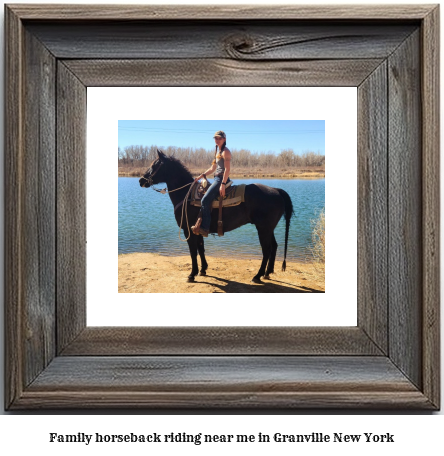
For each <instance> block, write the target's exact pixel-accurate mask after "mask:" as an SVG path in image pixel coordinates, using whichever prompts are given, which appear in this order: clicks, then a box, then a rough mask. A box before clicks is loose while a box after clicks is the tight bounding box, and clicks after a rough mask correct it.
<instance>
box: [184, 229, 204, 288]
mask: <svg viewBox="0 0 444 456" xmlns="http://www.w3.org/2000/svg"><path fill="white" fill-rule="evenodd" d="M200 237H201V236H196V235H195V234H192V235H191V236H190V238H189V239H188V247H189V249H190V255H191V265H192V267H191V274H190V275H189V276H188V280H187V281H188V282H194V277H195V276H197V273H198V272H199V267H198V265H197V244H198V242H199V238H200Z"/></svg>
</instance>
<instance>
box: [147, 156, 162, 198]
mask: <svg viewBox="0 0 444 456" xmlns="http://www.w3.org/2000/svg"><path fill="white" fill-rule="evenodd" d="M162 165H163V163H162V162H160V165H159V166H158V168H157V169H156V171H154V173H152V174H151V176H150V177H145V176H143V178H144V179H145V180H146V181H147V182H148V185H149V186H150V187H151V186H152V185H154V182H153V177H154V176H155V175H156V174H157V173H158V172H159V169H160V167H161V166H162ZM154 190H156V191H158V192H160V190H157V189H154Z"/></svg>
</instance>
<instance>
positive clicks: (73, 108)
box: [5, 5, 439, 409]
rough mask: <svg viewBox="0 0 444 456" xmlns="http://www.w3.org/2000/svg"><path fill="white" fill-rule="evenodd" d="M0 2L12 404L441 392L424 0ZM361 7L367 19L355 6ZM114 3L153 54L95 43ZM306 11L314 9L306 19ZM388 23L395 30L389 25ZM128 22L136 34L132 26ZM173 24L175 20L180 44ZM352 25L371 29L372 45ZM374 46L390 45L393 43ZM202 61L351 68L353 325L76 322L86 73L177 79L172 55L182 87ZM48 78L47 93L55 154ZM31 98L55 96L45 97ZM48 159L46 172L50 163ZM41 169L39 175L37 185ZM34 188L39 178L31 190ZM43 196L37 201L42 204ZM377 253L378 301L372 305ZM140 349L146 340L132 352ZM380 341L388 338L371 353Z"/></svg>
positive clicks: (284, 79) (429, 46)
mask: <svg viewBox="0 0 444 456" xmlns="http://www.w3.org/2000/svg"><path fill="white" fill-rule="evenodd" d="M5 14H6V33H7V36H6V38H7V39H6V67H7V76H8V77H7V81H6V83H7V86H6V90H7V95H6V110H7V111H6V112H7V115H6V157H7V159H6V183H7V187H6V196H7V201H6V211H7V212H6V214H7V217H6V255H7V257H6V258H7V260H6V261H7V264H6V271H7V272H6V273H7V276H6V280H7V288H6V301H7V303H6V321H7V325H6V396H5V397H6V402H5V403H6V407H7V408H10V409H13V408H14V409H26V408H42V407H43V408H51V407H62V408H78V407H106V408H112V407H134V408H136V407H147V408H149V407H151V408H153V407H169V408H171V407H175V408H178V407H201V408H208V407H224V408H227V407H228V408H233V407H237V408H247V407H255V408H258V407H264V408H270V407H278V408H292V407H304V408H306V407H310V408H327V407H328V408H332V407H334V408H339V407H347V408H348V407H358V408H403V409H404V408H421V409H436V408H438V407H439V361H438V358H439V328H438V326H439V309H438V305H439V270H438V268H439V257H438V253H437V252H438V249H439V242H438V236H437V233H438V232H439V223H438V222H439V215H437V213H436V212H435V211H437V210H438V209H437V208H438V207H439V194H438V193H439V190H438V186H439V183H438V174H437V173H438V171H437V170H438V165H439V161H438V146H439V137H438V121H439V118H438V117H439V116H438V105H439V97H438V96H437V93H438V92H437V91H438V88H437V86H438V84H439V83H438V81H439V73H438V65H437V59H438V44H437V43H438V31H437V28H438V10H437V8H436V6H408V7H400V6H391V7H380V6H378V7H377V8H376V7H374V6H371V7H368V6H365V5H363V6H358V7H353V6H351V7H350V6H348V5H347V6H345V7H332V8H328V7H327V8H326V7H324V6H322V7H315V8H313V7H308V6H307V7H305V6H303V7H300V6H291V7H285V6H284V7H282V8H281V6H279V8H276V7H275V6H273V7H266V8H257V7H249V6H247V7H243V6H241V7H238V6H229V7H226V8H225V7H220V8H216V9H214V7H198V8H193V7H177V6H174V7H170V8H168V7H167V8H162V7H161V8H158V7H150V6H148V7H132V6H129V7H121V6H117V7H115V8H114V7H108V6H107V7H104V6H103V5H100V6H94V5H91V6H85V8H84V7H83V6H79V5H64V6H62V7H59V6H54V5H50V6H47V5H40V6H36V5H18V6H17V5H14V6H12V7H6V13H5ZM283 18H286V19H283ZM21 19H23V20H24V21H25V22H24V23H22V22H21ZM52 19H54V21H53V22H51V20H52ZM110 19H111V21H109V20H110ZM142 19H144V20H147V21H148V22H149V24H150V26H152V30H142V29H143V26H144V25H147V23H148V22H146V23H145V24H142V25H141V24H140V21H141V20H142ZM185 19H186V20H185ZM318 19H328V24H326V23H325V22H322V23H321V22H319V23H315V22H310V21H316V20H318ZM368 19H369V20H371V21H373V20H374V21H373V22H371V23H370V22H369V23H364V22H362V21H366V20H368ZM44 20H47V22H46V24H43V21H44ZM114 20H116V21H114ZM126 20H128V21H130V23H129V27H127V29H128V28H129V29H131V26H134V30H133V31H132V32H130V33H129V34H128V35H127V39H128V42H129V43H130V44H131V43H132V44H131V45H130V48H131V49H132V50H133V51H134V52H135V54H134V55H138V56H143V55H145V54H144V49H143V48H144V46H145V45H146V48H147V52H146V55H151V56H152V58H153V59H156V60H158V62H156V63H159V66H158V67H157V68H158V70H156V67H153V66H152V64H150V63H149V62H147V61H146V60H143V59H142V60H141V61H135V60H126V61H123V60H119V59H117V60H116V59H115V58H114V62H111V63H110V62H107V61H106V60H107V59H110V58H111V57H112V56H114V57H115V56H116V55H117V53H119V52H123V47H122V41H123V37H124V36H125V34H124V33H123V32H119V31H118V29H119V27H120V26H121V25H122V21H126ZM404 20H406V21H407V22H406V21H404ZM419 20H421V21H422V22H421V31H420V33H421V36H420V33H419V32H413V33H410V32H409V30H410V31H411V30H412V29H411V27H412V26H413V27H417V28H418V27H419V25H420V22H419ZM107 21H108V22H107ZM168 21H169V22H170V24H169V26H168V27H167V26H166V25H165V24H166V22H168ZM206 21H209V22H208V23H207V24H206V25H205V22H206ZM353 21H354V24H353V23H352V22H353ZM37 22H39V25H38V27H36V25H37ZM79 22H83V24H84V26H83V27H80V29H79V30H80V31H82V33H84V32H88V33H91V30H94V27H95V26H97V25H99V24H98V22H100V23H101V25H105V24H107V25H106V26H105V27H99V28H98V29H97V32H95V33H96V35H95V38H94V39H93V40H91V39H89V37H88V36H87V34H86V35H85V36H80V37H79V40H78V48H76V42H75V39H74V38H73V37H74V36H75V35H73V34H72V33H73V32H72V30H73V29H74V28H75V27H71V26H77V25H78V24H79ZM216 22H219V24H218V25H217V26H216V27H215V28H214V30H209V28H210V27H208V25H215V23H216ZM155 23H156V24H158V25H159V24H160V26H157V25H154V24H155ZM23 24H24V25H23ZM196 24H198V25H201V26H202V28H201V30H203V31H204V32H205V33H201V34H197V36H196V38H194V37H192V38H191V37H186V36H185V35H186V33H185V32H187V31H189V30H191V28H192V27H194V29H193V30H195V31H196V30H197V31H198V29H197V28H196ZM264 24H266V25H267V27H266V28H265V27H264ZM43 25H44V28H45V27H46V31H45V30H43V28H42V27H41V26H43ZM60 25H61V26H62V27H63V28H64V27H67V28H66V31H63V30H61V32H63V33H65V35H64V34H63V33H61V35H60V36H61V38H59V39H57V38H55V34H54V33H53V31H54V30H55V28H54V27H58V26H60ZM127 25H128V24H127ZM164 25H165V28H164V37H162V30H161V29H162V27H164ZM327 25H328V27H330V28H329V29H328V30H327V29H326V28H325V27H326V26H327ZM108 26H109V27H108ZM257 26H261V27H257ZM350 26H353V27H354V30H358V32H357V35H356V36H355V35H354V33H351V30H352V29H353V27H351V28H348V29H347V27H350ZM370 26H372V27H373V28H374V30H373V32H371V31H370ZM22 27H25V28H26V32H24V31H23V28H22ZM107 27H108V29H107ZM113 27H114V29H115V35H116V36H115V39H114V44H113V39H112V38H113V36H112V35H110V33H109V32H108V31H106V33H105V32H104V30H112V28H113ZM255 27H256V28H255ZM304 27H305V28H304ZM309 27H314V28H313V29H312V30H311V32H310V30H309ZM336 27H337V28H336ZM344 27H345V28H344ZM361 27H362V29H361ZM335 28H336V29H335ZM390 28H392V32H393V33H392V34H390V31H389V30H390ZM37 29H38V30H40V31H42V30H43V32H45V33H47V36H48V43H46V42H45V41H44V40H43V39H41V37H40V36H37V35H35V34H34V31H35V30H37ZM333 29H335V30H336V32H333V33H332V30H333ZM122 30H123V29H122ZM230 30H231V32H229V31H230ZM347 30H348V31H347ZM400 30H403V31H404V32H406V33H407V35H402V36H401V34H400V33H399V31H400ZM51 31H52V32H51ZM171 31H174V33H173V34H172V36H170V35H169V33H170V32H171ZM339 31H341V33H339ZM326 32H327V33H326ZM404 32H403V33H404ZM70 33H71V35H70V36H68V35H69V34H70ZM92 33H94V32H92ZM119 33H120V35H119ZM125 33H126V32H125ZM230 33H231V34H230ZM316 33H317V35H316ZM409 33H410V34H409ZM51 34H52V35H51ZM341 34H342V35H341ZM117 35H119V36H117ZM42 36H43V35H42ZM51 36H52V37H51ZM207 36H208V43H205V40H206V37H207ZM135 37H139V38H140V37H144V40H145V41H143V40H142V42H141V43H142V44H140V43H137V40H135ZM150 37H151V41H150ZM179 37H184V40H183V42H182V48H181V47H180V43H179V44H178V43H177V41H178V39H179ZM145 38H146V39H145ZM419 38H421V40H420V39H419ZM359 39H361V42H362V43H363V42H366V43H367V45H366V46H367V49H365V47H366V46H362V45H361V44H360V42H359ZM51 40H52V41H51ZM304 40H305V41H304ZM397 40H398V41H397ZM399 40H400V41H399ZM50 43H51V46H53V50H54V52H55V50H57V49H58V50H61V51H60V52H62V53H66V55H65V54H63V55H65V56H66V59H67V60H66V61H59V62H58V66H57V80H56V82H55V83H54V82H53V83H51V75H53V70H54V67H53V60H52V56H51V54H52V52H53V50H52V49H49V47H48V46H49V44H50ZM104 43H105V46H104V47H103V49H102V50H101V49H100V46H101V45H103V44H104ZM172 43H173V44H174V43H175V44H174V46H176V45H178V46H179V47H178V48H177V49H176V48H175V47H174V46H172ZM368 43H374V44H375V47H374V48H373V47H372V46H370V45H369V44H368ZM40 45H41V46H42V47H39V46H40ZM113 46H114V50H113ZM156 46H158V50H157V51H156ZM347 47H348V49H349V51H350V53H349V54H348V55H346V50H347ZM43 48H46V50H45V49H43ZM88 48H89V49H88ZM329 48H330V49H329ZM159 50H160V52H159ZM133 51H131V52H133ZM421 51H422V54H421ZM57 52H59V51H57ZM138 53H139V54H138ZM150 53H151V54H150ZM341 53H342V54H341ZM384 53H389V54H390V55H389V56H388V60H387V61H384V60H385V59H386V57H387V55H386V54H384ZM78 55H81V56H86V55H88V56H93V55H95V56H97V58H94V59H92V61H91V62H89V63H88V62H85V61H84V58H83V57H82V58H81V59H80V60H82V61H79V58H78ZM212 55H216V57H215V58H213V57H211V56H212ZM341 55H342V56H343V57H344V58H343V57H340V56H341ZM53 56H54V54H53ZM183 56H185V57H183ZM186 56H199V57H204V58H199V59H195V60H192V59H188V58H187V57H186ZM332 56H334V57H332ZM375 56H380V57H375ZM381 56H382V57H381ZM124 57H128V56H127V55H126V56H124ZM132 57H134V56H132ZM176 57H178V58H176ZM301 58H302V59H304V60H303V61H302V60H300V59H301ZM204 60H205V61H204ZM333 60H336V62H334V61H333ZM196 62H198V65H199V66H198V68H197V70H199V71H202V75H201V76H198V77H195V79H196V80H195V81H194V84H199V81H204V82H205V83H208V81H213V82H214V81H216V83H217V84H219V83H220V85H230V84H231V85H241V84H243V83H244V81H246V82H248V83H250V84H257V83H258V81H260V82H261V84H264V85H276V84H278V85H279V84H281V85H286V84H291V83H292V84H295V83H297V84H301V85H304V84H305V85H312V84H314V85H319V84H321V83H325V84H328V81H331V80H333V79H335V80H336V81H341V84H352V83H356V84H361V82H362V87H360V89H359V103H360V110H363V111H364V112H365V113H367V114H368V115H366V116H364V117H363V116H361V117H360V120H359V122H360V127H359V128H360V136H359V141H360V152H359V153H360V154H361V155H360V161H359V175H360V177H359V179H360V181H359V182H360V192H361V193H360V195H363V196H362V197H363V198H364V200H365V201H360V202H359V204H360V206H359V211H360V214H363V217H366V219H367V220H368V224H369V225H371V226H364V225H360V226H359V230H360V231H359V232H360V237H361V238H364V239H366V240H365V241H364V242H366V247H364V250H363V251H362V250H361V252H363V255H364V256H362V258H360V260H359V261H360V265H359V267H360V268H361V269H362V270H363V271H364V273H365V274H369V275H370V276H369V277H366V278H365V280H364V282H361V283H363V284H364V285H363V286H364V287H365V289H366V290H368V293H367V292H362V293H361V291H360V293H361V295H360V299H359V303H358V305H359V307H360V309H359V326H360V327H359V328H343V329H341V328H282V329H280V328H268V329H267V331H269V334H267V337H266V338H264V335H263V332H262V334H261V331H263V330H262V329H260V328H248V329H237V328H211V329H209V328H179V329H178V328H176V329H174V330H173V332H169V328H85V303H86V296H85V267H86V263H85V241H86V238H85V236H86V232H85V224H86V220H85V135H86V131H85V126H86V87H85V84H86V82H94V81H95V82H96V83H97V84H99V85H103V84H106V85H118V84H120V83H123V84H122V85H133V84H134V85H136V84H139V83H143V82H144V81H145V84H146V83H152V82H153V81H162V80H163V82H164V84H165V80H166V79H168V80H171V71H172V69H174V68H175V69H176V71H177V68H179V69H180V70H181V71H180V73H181V75H176V76H175V77H174V78H172V79H173V81H174V84H175V85H177V86H178V87H180V86H183V85H187V84H188V81H190V79H191V78H192V77H193V75H194V76H195V75H196V74H197V73H198V71H197V73H196V69H193V70H189V69H187V68H186V66H187V64H188V65H190V63H196ZM144 65H147V66H144ZM150 65H151V66H150ZM162 65H163V67H162ZM174 66H175V67H174ZM384 68H386V72H387V73H386V74H387V83H388V85H387V86H386V89H385V90H386V95H387V105H388V109H387V115H388V117H387V125H388V136H387V160H388V175H387V176H386V179H384V175H383V174H382V171H381V168H383V164H382V163H383V162H384V153H383V143H384V139H383V138H384V126H383V120H381V119H383V112H382V113H381V112H379V111H381V109H380V106H379V103H380V102H381V100H383V99H384V78H383V73H384V71H385V70H384ZM341 69H342V73H344V74H342V75H341V74H340V73H341ZM147 70H150V71H152V74H148V73H149V71H147ZM215 71H217V72H221V74H223V75H224V78H226V79H224V80H222V82H219V81H220V80H219V79H211V77H212V76H209V75H208V74H207V73H206V72H208V73H214V72H215ZM101 72H107V73H109V75H108V74H107V75H105V76H103V74H102V75H101V74H100V73H101ZM144 72H146V74H145V75H143V73H144ZM322 73H325V74H324V75H323V74H322ZM345 73H347V74H345ZM143 76H145V79H144V78H143ZM169 78H170V79H169ZM255 78H257V79H255ZM421 78H422V81H421ZM53 81H54V79H53ZM113 81H114V82H113ZM147 81H148V82H147ZM227 81H229V83H228V82H227ZM116 82H118V84H116ZM51 84H55V88H54V93H56V96H57V99H56V114H57V116H56V126H57V129H56V133H57V148H56V151H55V154H53V158H51V146H50V143H51V141H52V140H51V128H50V125H51V115H50V114H49V113H50V112H51V109H52V108H51V106H52V105H53V98H52V95H51V93H52V88H51ZM194 84H193V85H194ZM141 85H144V84H141ZM247 85H248V84H247ZM43 100H49V103H48V105H46V103H44V102H43ZM377 100H379V101H377ZM34 104H35V105H36V106H40V108H41V109H42V110H43V111H42V112H41V111H40V110H39V109H40V108H39V109H37V107H36V106H34ZM30 105H32V106H30ZM382 111H383V110H382ZM40 122H41V124H40ZM46 134H49V139H48V141H49V143H47V142H45V141H46V140H47V138H46V137H44V136H45V135H46ZM48 144H49V145H48ZM47 146H48V147H49V149H48V150H47V151H46V150H43V149H46V147H47ZM361 147H362V148H361ZM45 154H46V155H45ZM54 155H55V158H54ZM54 159H55V160H56V179H55V183H54V179H53V180H51V166H52V165H51V163H53V162H52V161H51V160H54ZM380 160H381V163H379V161H380ZM28 161H29V163H28ZM379 166H380V167H381V168H379ZM33 167H34V168H35V169H36V170H37V172H36V175H33V174H32V172H31V170H32V169H33ZM45 179H47V180H48V182H49V185H48V187H50V188H48V189H47V188H46V187H45V186H43V185H42V184H43V181H44V180H45ZM387 182H388V190H387V192H386V198H387V201H388V214H389V215H388V217H387V222H386V224H387V226H388V232H389V236H388V239H387V240H384V238H383V236H384V235H383V232H384V215H383V212H384V201H383V199H384V198H383V194H384V190H383V188H384V185H386V183H387ZM28 188H30V189H31V190H32V191H34V192H36V194H35V195H34V198H36V201H37V203H36V204H35V205H32V202H33V201H34V200H33V195H32V194H31V192H30V191H29V190H28ZM51 195H53V196H51ZM8 198H9V200H8ZM51 198H53V202H52V204H53V205H54V204H55V207H56V211H57V216H56V219H55V221H56V222H55V223H56V225H55V229H56V230H57V239H56V256H55V257H56V261H57V268H56V273H55V275H54V274H51V272H50V271H51V255H53V253H51V251H52V252H53V250H51V249H53V247H52V246H53V243H52V241H51V239H48V238H47V236H46V235H45V234H47V233H50V232H51V230H52V229H53V228H52V227H53V226H54V217H53V215H51V214H53V208H52V206H51ZM54 198H55V200H54ZM45 202H48V203H49V204H48V206H47V207H46V206H45V207H44V208H43V207H42V204H44V203H45ZM360 216H361V215H360ZM51 217H52V221H51V220H50V219H51ZM374 220H376V222H373V221H374ZM34 221H35V222H36V224H34V223H33V222H34ZM32 230H34V231H35V232H32ZM379 233H381V235H380V237H379ZM28 235H29V236H30V239H26V238H27V236H28ZM369 237H370V238H371V239H370V240H368V238H369ZM386 243H387V244H388V245H387V248H388V251H389V252H390V253H389V257H388V263H387V267H386V265H385V264H384V261H383V258H382V259H381V261H379V260H378V258H379V256H378V255H380V254H381V256H382V257H383V254H382V253H381V252H383V251H384V249H385V248H386ZM28 246H29V248H30V252H31V254H30V255H31V258H30V264H29V265H27V264H26V261H27V260H28V258H27V255H28V252H27V250H28ZM36 258H38V259H39V260H38V261H36ZM375 263H376V264H375ZM48 265H49V270H48V272H47V271H45V270H44V269H45V268H46V266H48ZM31 266H32V267H31ZM385 268H386V269H387V281H386V282H385V283H388V290H387V293H388V296H387V297H386V301H387V302H388V308H389V313H388V315H386V314H384V281H383V280H382V279H383V271H384V270H385ZM35 269H36V270H35ZM51 277H53V278H54V280H56V286H57V289H56V299H57V307H56V309H55V310H54V309H53V310H51V305H52V304H51V303H52V301H51V280H50V279H51ZM41 284H43V289H42V290H40V286H41ZM37 290H38V291H37ZM364 295H365V296H364ZM361 298H362V299H361ZM42 301H44V302H42ZM366 306H367V307H366ZM45 315H46V316H47V318H46V319H45V318H44V316H45ZM35 318H36V320H34V319H35ZM54 318H56V319H57V325H56V328H57V340H56V342H57V352H56V356H55V357H54V359H53V360H52V361H51V362H50V363H49V365H48V366H47V367H46V368H45V366H44V365H45V363H48V362H49V361H50V359H51V357H52V356H53V352H52V351H51V348H52V347H53V345H52V343H53V342H52V339H51V338H50V337H48V334H50V332H51V330H52V328H53V327H54V326H53V322H54ZM385 320H386V321H387V325H386V327H387V330H384V321H385ZM38 335H43V336H42V339H39V338H38ZM386 341H387V343H388V350H386ZM147 351H148V352H149V353H148V354H150V355H151V354H153V353H154V354H155V355H156V356H142V355H146V354H147ZM386 351H387V353H388V356H383V355H384V353H385V352H386ZM33 353H36V356H37V358H36V359H34V358H33V356H32V354H33ZM171 354H172V355H174V356H167V355H171ZM295 354H298V355H299V356H294V355H295ZM326 354H331V355H332V356H326ZM60 355H62V356H60ZM117 355H118V356H117ZM209 355H210V356H209ZM232 355H236V356H232ZM242 355H244V356H242ZM245 355H248V356H245ZM252 355H254V356H252ZM263 355H267V356H263ZM343 355H347V356H343ZM375 355H376V356H375ZM42 360H43V361H44V362H43V363H42ZM39 370H41V372H39ZM30 373H33V374H32V375H31V374H30ZM33 376H34V378H32V377H33Z"/></svg>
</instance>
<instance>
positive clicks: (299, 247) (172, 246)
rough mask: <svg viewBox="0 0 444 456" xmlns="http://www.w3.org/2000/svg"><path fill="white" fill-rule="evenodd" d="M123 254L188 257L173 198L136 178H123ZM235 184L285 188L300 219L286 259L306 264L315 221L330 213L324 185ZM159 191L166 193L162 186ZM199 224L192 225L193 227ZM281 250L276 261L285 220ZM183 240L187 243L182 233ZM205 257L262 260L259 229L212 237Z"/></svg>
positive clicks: (295, 181) (289, 181) (293, 224)
mask: <svg viewBox="0 0 444 456" xmlns="http://www.w3.org/2000/svg"><path fill="white" fill-rule="evenodd" d="M118 179H119V254H121V253H131V252H156V253H159V254H161V255H170V256H179V255H189V250H188V244H187V243H186V242H181V241H180V240H179V237H178V233H179V227H178V226H177V223H176V220H175V218H174V208H173V205H172V203H171V200H170V198H169V196H168V195H162V194H161V193H157V192H155V191H153V190H151V189H147V188H141V187H140V185H139V179H138V178H137V177H119V178H118ZM233 181H234V183H235V184H241V183H244V184H251V183H262V184H264V185H268V186H270V187H277V188H282V189H283V190H285V191H286V192H287V193H288V194H289V195H290V197H291V199H292V201H293V207H294V210H295V216H294V217H293V218H292V220H291V225H290V232H289V238H288V250H287V259H288V260H294V261H306V260H307V259H308V258H309V255H310V247H311V242H312V241H311V230H312V226H313V225H312V220H314V219H316V218H317V216H318V214H319V213H320V211H321V210H322V209H323V208H324V207H325V179H313V180H304V179H233ZM159 188H163V187H162V186H159ZM194 222H195V220H190V226H191V225H194ZM275 237H276V241H277V243H278V245H279V247H278V252H277V259H278V260H281V261H282V259H283V256H284V242H285V219H284V217H282V219H281V221H280V222H279V224H278V226H277V227H276V229H275ZM181 238H182V239H185V236H184V235H183V232H181ZM205 252H206V253H207V254H208V255H210V256H211V255H214V256H229V257H232V256H235V257H236V258H259V259H261V258H262V250H261V247H260V244H259V238H258V235H257V231H256V227H255V226H254V225H251V224H248V225H245V226H242V227H240V228H238V229H237V230H234V231H230V232H228V233H225V235H224V236H223V237H219V236H212V235H210V236H208V238H206V239H205Z"/></svg>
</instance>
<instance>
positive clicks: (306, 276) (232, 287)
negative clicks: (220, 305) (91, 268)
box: [119, 253, 325, 293]
mask: <svg viewBox="0 0 444 456" xmlns="http://www.w3.org/2000/svg"><path fill="white" fill-rule="evenodd" d="M198 262H199V265H200V259H198ZM207 262H208V270H207V275H206V276H196V281H195V282H194V283H188V282H187V277H188V275H189V273H190V272H191V258H190V257H189V256H179V257H166V256H162V255H158V254H154V253H130V254H124V255H119V293H320V292H324V290H325V284H324V283H325V281H324V275H323V273H322V272H321V271H320V270H319V268H318V267H316V266H315V265H314V264H305V263H293V262H287V269H286V271H285V272H282V271H281V266H282V262H281V261H279V262H278V261H277V262H276V267H275V270H276V273H274V274H271V276H270V280H263V284H255V283H252V282H251V279H252V278H253V276H254V275H255V274H256V273H257V271H258V270H259V267H260V260H242V259H230V258H216V257H211V256H207Z"/></svg>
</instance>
